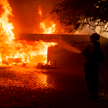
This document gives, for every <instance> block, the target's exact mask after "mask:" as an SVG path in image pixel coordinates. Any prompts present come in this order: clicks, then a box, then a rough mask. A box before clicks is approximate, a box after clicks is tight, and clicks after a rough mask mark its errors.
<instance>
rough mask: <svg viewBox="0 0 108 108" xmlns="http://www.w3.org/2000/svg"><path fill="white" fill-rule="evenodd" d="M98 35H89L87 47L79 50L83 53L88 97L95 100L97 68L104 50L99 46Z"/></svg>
mask: <svg viewBox="0 0 108 108" xmlns="http://www.w3.org/2000/svg"><path fill="white" fill-rule="evenodd" d="M99 39H100V35H99V34H97V33H93V34H92V35H91V36H90V42H89V43H88V45H87V47H86V48H84V50H83V51H82V52H81V54H82V55H84V57H85V60H84V66H85V69H84V71H85V77H86V82H87V85H88V90H89V93H90V97H89V99H91V100H96V99H97V98H98V92H99V88H98V86H99V79H98V69H99V65H100V63H102V64H103V61H104V52H103V50H102V48H101V45H100V42H99Z"/></svg>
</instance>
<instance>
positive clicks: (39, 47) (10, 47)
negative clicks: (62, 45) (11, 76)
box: [0, 0, 56, 65]
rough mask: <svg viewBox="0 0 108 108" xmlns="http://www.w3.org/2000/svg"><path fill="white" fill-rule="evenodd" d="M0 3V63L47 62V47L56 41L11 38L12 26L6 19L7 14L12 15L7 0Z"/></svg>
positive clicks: (12, 36)
mask: <svg viewBox="0 0 108 108" xmlns="http://www.w3.org/2000/svg"><path fill="white" fill-rule="evenodd" d="M0 5H1V7H2V9H1V10H0V36H1V40H0V41H1V43H0V65H13V64H22V63H29V64H32V65H33V64H35V65H37V64H38V63H47V49H48V47H49V46H53V45H56V43H51V42H43V41H38V42H37V41H35V42H34V41H33V42H30V41H25V40H13V39H15V38H14V34H13V32H12V29H13V28H14V27H13V24H12V23H9V19H8V16H9V15H12V13H11V12H12V9H11V7H10V5H9V3H8V1H7V0H1V1H0ZM40 11H41V10H40Z"/></svg>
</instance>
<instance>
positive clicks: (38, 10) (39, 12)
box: [38, 6, 42, 16]
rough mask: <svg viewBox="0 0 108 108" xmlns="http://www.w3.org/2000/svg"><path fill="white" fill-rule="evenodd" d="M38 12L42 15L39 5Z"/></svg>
mask: <svg viewBox="0 0 108 108" xmlns="http://www.w3.org/2000/svg"><path fill="white" fill-rule="evenodd" d="M38 14H39V15H40V16H42V10H41V6H39V8H38Z"/></svg>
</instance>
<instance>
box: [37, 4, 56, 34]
mask: <svg viewBox="0 0 108 108" xmlns="http://www.w3.org/2000/svg"><path fill="white" fill-rule="evenodd" d="M38 13H39V15H40V16H41V17H42V9H41V6H39V8H38ZM50 24H51V27H48V26H46V23H45V21H44V22H40V28H42V29H43V34H53V33H54V32H55V30H56V28H55V27H56V24H55V23H53V22H52V21H50ZM48 25H49V24H48Z"/></svg>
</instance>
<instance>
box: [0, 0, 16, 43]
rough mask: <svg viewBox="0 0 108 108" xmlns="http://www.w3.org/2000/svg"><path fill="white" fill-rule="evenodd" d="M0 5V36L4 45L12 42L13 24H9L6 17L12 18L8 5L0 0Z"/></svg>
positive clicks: (5, 1)
mask: <svg viewBox="0 0 108 108" xmlns="http://www.w3.org/2000/svg"><path fill="white" fill-rule="evenodd" d="M0 5H2V9H3V11H4V12H3V13H2V14H1V17H0V26H1V27H2V28H0V30H1V32H0V35H2V37H1V38H2V41H4V42H5V43H9V42H10V41H12V40H13V39H15V38H14V33H13V32H12V30H13V28H14V27H13V24H12V23H9V19H8V16H13V15H12V13H11V12H12V8H11V7H10V5H9V3H8V1H7V0H1V1H0Z"/></svg>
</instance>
